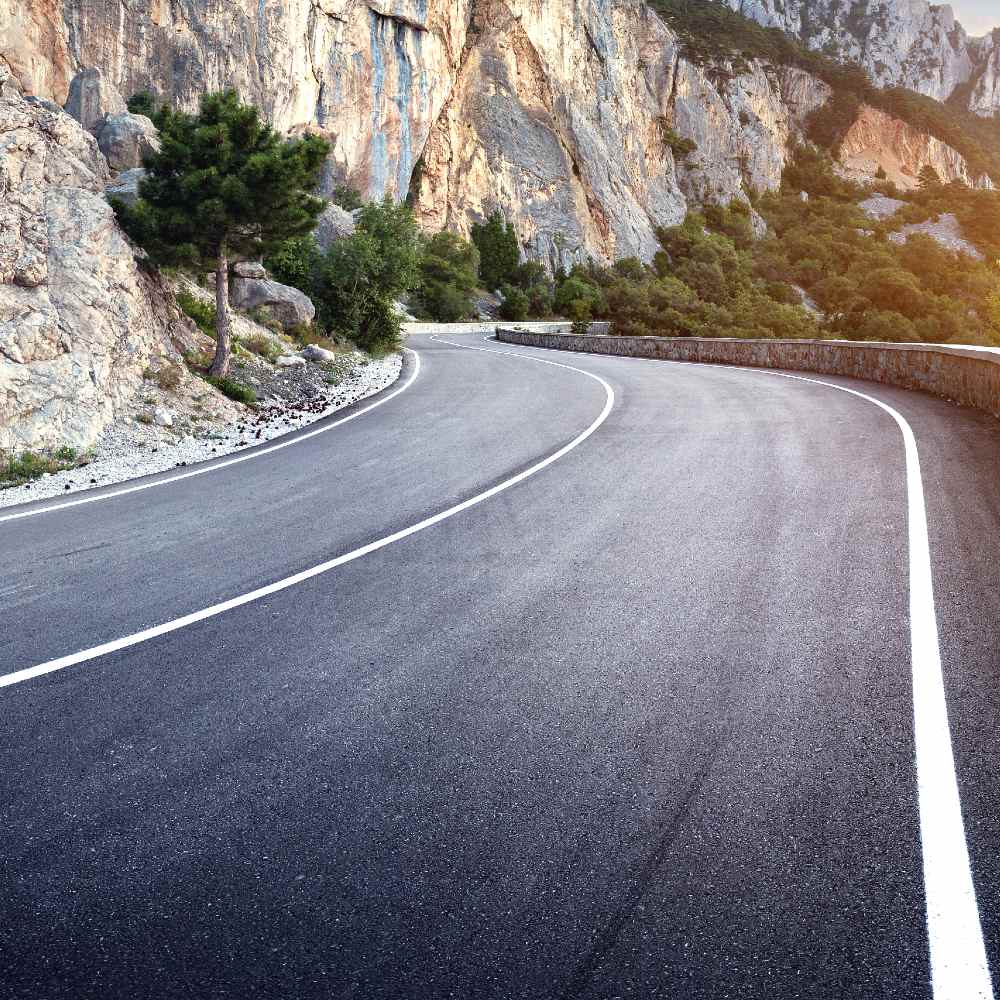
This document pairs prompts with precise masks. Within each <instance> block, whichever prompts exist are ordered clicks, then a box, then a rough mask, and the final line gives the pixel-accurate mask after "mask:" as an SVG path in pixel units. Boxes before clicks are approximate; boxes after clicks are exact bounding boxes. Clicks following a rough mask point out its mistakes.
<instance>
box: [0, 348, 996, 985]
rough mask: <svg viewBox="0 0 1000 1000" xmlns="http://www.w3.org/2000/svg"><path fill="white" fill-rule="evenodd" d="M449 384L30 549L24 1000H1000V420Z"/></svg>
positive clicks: (9, 656)
mask: <svg viewBox="0 0 1000 1000" xmlns="http://www.w3.org/2000/svg"><path fill="white" fill-rule="evenodd" d="M449 339H452V338H449ZM412 346H413V347H414V348H415V349H416V351H417V353H418V354H419V358H420V372H419V375H418V377H416V378H415V379H414V380H413V382H412V384H410V385H409V386H408V387H407V389H406V391H405V392H403V393H400V394H399V395H398V397H396V398H394V399H392V400H391V401H388V402H386V403H385V405H380V406H378V407H377V408H375V409H372V410H371V412H367V413H365V414H363V415H361V416H360V417H359V418H358V419H352V420H351V421H350V422H347V423H344V424H343V425H342V426H339V427H337V428H335V429H332V430H330V431H329V432H328V433H321V434H318V435H315V436H313V437H309V438H306V439H305V440H301V441H299V442H298V443H295V444H294V445H291V446H288V447H284V448H282V449H280V450H276V451H275V452H274V453H273V454H268V455H267V456H264V457H261V458H260V459H258V460H255V461H246V462H243V463H241V464H239V465H229V466H226V465H223V464H222V463H219V467H218V468H215V469H213V470H211V471H210V472H206V473H204V474H199V475H198V476H194V477H188V478H184V479H176V480H175V481H173V482H168V483H163V484H162V485H160V486H157V487H156V488H150V489H144V490H143V491H141V492H132V493H126V492H122V493H121V495H119V496H115V497H112V498H109V499H107V500H105V501H102V502H92V503H87V504H83V505H74V506H67V507H64V508H61V509H56V510H51V511H48V512H47V513H45V514H40V515H37V516H31V517H24V518H20V519H16V520H6V521H2V522H0V581H2V582H0V610H2V615H3V622H4V628H3V630H2V634H0V673H2V674H3V675H4V677H5V678H7V680H6V681H5V682H0V683H5V686H4V688H3V690H2V691H0V729H2V732H3V734H4V738H3V742H2V755H3V757H2V763H3V768H2V771H0V774H2V778H0V782H2V785H0V802H2V807H0V810H2V811H0V823H2V825H3V829H4V847H5V851H4V859H5V864H4V868H3V874H2V876H0V902H2V904H3V909H4V913H5V917H6V919H5V921H4V925H3V927H2V928H0V982H2V983H4V984H5V985H4V990H3V991H0V992H3V995H4V996H7V995H9V996H11V997H38V996H45V997H53V998H56V997H74V998H75V997H80V996H89V995H100V996H102V997H126V996H127V997H130V998H135V997H157V998H163V997H173V996H177V997H182V996H184V997H190V996H199V997H200V996H211V997H278V996H296V997H312V996H315V997H331V996H337V997H362V996H363V997H366V998H368V997H372V998H381V997H386V998H388V997H413V996H425V997H446V996H463V997H484V998H486V997H489V998H493V997H496V998H507V997H525V998H529V997H530V998H536V997H573V998H576V997H586V998H595V1000H596V998H604V997H609V996H637V997H639V996H641V997H677V996H684V997H685V998H706V1000H707V998H713V1000H715V998H720V997H727V996H729V997H739V998H744V997H752V998H756V997H761V998H763V997H768V998H774V997H820V996H822V997H827V996H845V997H846V996H851V997H855V996H867V997H900V998H902V997H906V998H911V997H932V996H933V997H934V998H935V1000H945V998H946V997H948V998H950V997H979V996H990V995H992V992H991V991H992V986H991V984H990V980H989V968H990V967H992V968H994V969H996V968H998V967H1000V966H998V961H997V960H998V954H997V950H998V942H1000V926H998V915H1000V866H998V864H997V861H996V858H998V857H1000V850H998V848H1000V820H998V818H997V817H1000V808H998V806H1000V802H998V795H997V788H996V782H995V780H994V775H995V774H996V773H998V765H1000V736H998V734H1000V718H998V715H1000V692H998V690H997V686H998V682H997V678H998V677H1000V670H998V668H1000V652H998V650H997V648H996V644H995V641H994V636H995V628H996V624H997V622H998V621H1000V586H998V584H1000V580H998V576H1000V569H998V564H997V560H996V559H995V556H994V554H993V544H994V543H993V539H995V538H996V537H997V529H998V527H1000V485H998V482H997V477H996V474H995V463H996V453H997V452H996V449H997V444H998V443H1000V434H998V427H997V424H996V422H995V421H993V420H991V419H989V418H986V417H983V416H981V415H977V414H975V413H972V412H969V411H964V410H961V409H958V408H955V407H952V406H949V405H948V404H946V403H944V402H942V401H940V400H935V399H931V398H929V397H925V396H921V395H918V394H908V393H906V392H903V391H897V390H892V389H885V388H883V387H878V388H875V387H871V386H867V385H865V384H864V383H857V382H852V381H851V380H845V379H825V378H824V379H823V380H822V381H824V382H831V383H834V384H836V385H837V386H838V387H840V388H846V389H848V390H851V391H853V392H854V393H859V392H860V393H864V394H865V395H866V396H867V397H872V399H873V401H874V402H876V404H877V405H874V406H873V405H871V403H870V402H868V401H866V400H859V399H858V398H857V396H856V395H852V394H851V392H833V391H831V390H830V389H829V388H828V387H826V386H825V385H816V384H814V380H809V379H793V378H785V377H782V378H776V377H773V375H769V374H768V373H761V372H759V371H753V372H746V371H740V370H734V369H725V368H721V367H711V366H687V365H675V364H665V363H661V362H651V361H631V360H628V359H618V358H599V357H587V358H586V360H583V359H578V358H576V357H575V356H569V355H556V354H554V353H553V352H544V351H538V350H532V349H524V348H518V349H517V350H516V351H513V350H511V349H509V348H506V347H504V346H501V345H495V344H484V343H483V342H482V341H481V340H480V339H478V338H473V337H462V338H458V339H457V340H455V341H454V342H453V343H448V342H446V341H445V340H444V339H443V338H442V339H432V338H429V337H415V338H412ZM469 348H475V349H474V350H470V349H469ZM538 361H542V362H544V363H542V364H539V363H537V362H538ZM893 414H895V415H896V416H893ZM897 416H898V418H899V420H900V421H902V423H899V422H898V421H897V420H896V417H897ZM903 425H905V426H907V427H909V428H911V429H912V434H913V445H914V449H916V448H919V458H920V465H916V466H915V465H914V460H915V459H916V450H914V451H913V453H912V454H911V453H910V450H909V449H910V446H909V444H908V443H906V439H905V431H904V437H903V438H901V436H900V431H901V429H902V428H903ZM921 465H922V475H921V468H920V466H921ZM915 470H916V481H917V483H919V485H920V487H921V497H922V499H923V501H924V508H925V512H926V519H925V521H924V524H925V535H924V538H925V545H924V547H923V548H922V549H921V547H920V531H919V528H920V523H919V518H916V519H915V517H914V492H913V486H914V479H913V477H914V471H915ZM17 510H18V509H17V508H11V509H10V510H9V511H6V512H5V514H11V513H17ZM915 524H916V527H917V536H916V539H915V537H914V534H913V532H914V525H915ZM914 553H916V559H917V562H918V563H919V562H920V560H921V559H923V560H924V562H925V563H926V567H927V579H926V584H927V587H928V588H931V587H932V586H933V590H927V591H926V592H924V593H923V596H922V597H920V598H919V599H918V601H917V603H916V604H912V603H911V602H912V600H913V594H914V593H915V592H917V593H918V594H919V593H920V586H919V584H920V581H919V579H918V578H917V577H916V576H914V565H915V563H914ZM914 581H916V583H917V586H916V587H914V585H913V584H914ZM248 595H249V596H248ZM928 599H929V600H930V605H929V607H930V609H931V611H932V612H933V611H934V610H935V608H936V626H937V633H938V636H939V643H937V644H935V645H933V646H932V644H931V643H930V633H929V632H928V628H929V626H930V624H934V623H935V619H934V617H933V615H932V618H931V619H928V617H927V615H926V613H925V612H926V610H927V608H928V604H927V600H928ZM921 602H922V603H921ZM206 611H211V612H212V613H210V614H209V613H205V612H206ZM170 623H174V627H171V628H164V627H163V626H164V625H165V624H170ZM130 637H131V638H133V639H135V641H122V640H127V639H129V638H130ZM135 637H138V638H135ZM102 647H104V648H102ZM81 651H83V652H88V651H89V653H90V654H92V655H85V656H82V657H81V655H80V654H81ZM932 653H933V654H938V653H939V663H940V667H936V664H937V662H938V661H935V660H934V658H933V656H932V655H931V654H932ZM914 654H916V656H915V657H914ZM927 656H930V657H931V662H930V663H929V665H928V663H927V660H926V657H927ZM73 657H80V658H78V659H76V660H74V659H73ZM921 657H924V658H925V659H923V660H921ZM911 662H913V664H914V667H915V672H914V673H912V674H911ZM920 663H923V664H924V666H925V667H926V668H927V670H926V671H925V670H922V669H917V668H919V665H920ZM53 664H58V668H56V667H53V668H52V669H45V670H38V671H36V672H34V673H31V671H32V669H33V668H35V667H39V666H45V665H49V666H52V665H53ZM935 669H937V673H936V674H935V672H934V671H935ZM24 671H28V673H24ZM927 671H929V672H927ZM935 677H936V680H935ZM914 680H916V682H917V683H916V687H915V686H914ZM925 682H927V683H926V684H925ZM922 685H923V686H922ZM928 685H929V686H928ZM915 692H916V701H917V705H918V709H917V715H916V726H915V716H914V693H915ZM945 696H946V698H947V711H946V714H945V716H944V726H945V729H944V736H946V737H947V743H948V746H947V749H948V751H949V754H950V757H949V760H950V764H951V771H950V772H949V770H948V767H947V766H945V767H944V769H943V771H942V770H941V768H940V766H939V764H940V761H941V760H942V759H943V758H942V756H941V753H942V743H941V739H942V732H941V728H940V722H941V715H940V713H941V711H942V710H944V705H945ZM928 698H929V699H930V701H929V702H928V703H927V704H928V705H929V709H930V713H931V714H930V716H926V717H933V718H934V719H936V720H937V721H936V723H935V725H934V726H932V727H931V728H930V729H929V730H928V729H925V730H923V731H922V730H921V728H920V723H921V719H922V718H924V717H925V716H922V715H921V711H920V709H919V706H920V704H921V703H922V702H924V701H926V699H928ZM934 713H937V714H936V715H935V714H934ZM949 719H950V726H949V721H948V720H949ZM922 754H923V758H922V756H921V755H922ZM928 762H929V763H928ZM947 763H948V761H946V764H947ZM949 775H950V777H949ZM918 779H919V780H918ZM949 780H950V785H949ZM941 781H943V785H942V786H941V787H944V788H945V791H946V792H947V790H948V788H951V789H952V790H953V792H954V798H953V799H948V800H947V801H945V799H947V795H945V797H944V799H941V798H938V799H934V798H933V797H932V798H931V799H927V798H926V796H927V794H928V792H927V789H928V788H929V787H934V783H935V782H941ZM959 793H960V795H959ZM949 794H950V793H949ZM928 802H931V803H932V804H934V806H935V807H934V808H933V809H931V810H928V809H927V805H928ZM956 819H957V821H958V832H959V833H960V834H961V845H962V846H964V847H965V849H966V853H965V855H964V858H963V857H962V856H958V857H956V855H955V852H954V848H955V845H956V843H957V842H956V841H955V839H954V835H955V832H956V828H955V821H956ZM928 824H930V834H931V835H933V834H935V833H940V834H941V838H942V839H941V840H940V841H939V842H938V844H937V848H936V851H937V853H935V852H934V851H931V852H930V853H928V850H927V847H928V836H929V832H928V829H929V828H928ZM942 831H943V832H942ZM922 838H923V840H922ZM922 844H923V850H922ZM959 854H961V852H959ZM928 857H931V858H932V861H931V862H930V869H928V868H927V865H928ZM935 879H937V882H935V881H934V880H935ZM963 879H965V880H966V881H965V882H964V883H963ZM942 893H943V894H944V895H943V896H942ZM949 893H951V895H949ZM942 899H943V900H944V902H943V903H942V902H941V900H942ZM956 899H957V900H958V904H960V905H961V904H963V901H964V905H965V907H966V908H965V909H964V910H962V911H961V912H962V913H964V914H965V915H966V916H968V915H969V914H970V913H974V915H975V917H976V921H975V922H976V923H977V924H978V927H974V928H972V933H971V938H970V933H969V927H968V926H966V928H965V932H963V933H962V934H957V935H956V934H955V928H956V925H955V924H954V922H952V921H948V920H945V921H941V922H939V924H938V928H937V930H936V929H935V914H938V913H940V912H944V913H947V912H951V913H952V915H954V913H955V912H959V911H955V910H951V911H948V910H947V907H948V906H953V905H955V901H956ZM970 903H971V906H972V907H973V908H974V909H973V910H969V909H968V906H969V904H970ZM941 906H944V907H945V908H946V909H945V910H944V911H942V910H941V909H940V907H941ZM925 908H929V909H930V911H931V912H930V916H931V922H930V925H929V926H930V936H929V932H928V923H927V917H926V914H925ZM942 928H943V929H942ZM980 928H981V935H980V936H979V937H978V938H977V937H976V934H975V931H976V930H978V929H980ZM935 934H938V938H937V940H935ZM955 939H959V940H958V943H957V944H956V942H955ZM970 940H971V950H970ZM977 941H981V942H982V946H981V948H979V951H978V956H979V957H978V958H977V957H976V950H977ZM942 942H943V943H942ZM963 949H964V950H963ZM932 959H933V967H932Z"/></svg>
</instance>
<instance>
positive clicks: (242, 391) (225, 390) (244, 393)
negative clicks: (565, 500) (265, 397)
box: [205, 375, 257, 404]
mask: <svg viewBox="0 0 1000 1000" xmlns="http://www.w3.org/2000/svg"><path fill="white" fill-rule="evenodd" d="M205 381H206V382H208V383H210V384H211V385H214V386H215V388H216V389H218V390H219V392H221V393H222V395H223V396H228V397H229V398H230V399H232V400H235V401H236V402H237V403H246V404H250V403H256V402H257V394H256V393H255V392H254V391H253V389H250V388H248V387H247V386H245V385H242V384H241V383H239V382H236V381H234V380H233V379H231V378H229V377H228V376H227V377H223V378H217V377H216V376H214V375H206V376H205Z"/></svg>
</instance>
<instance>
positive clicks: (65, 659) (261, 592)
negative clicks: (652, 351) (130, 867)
mask: <svg viewBox="0 0 1000 1000" xmlns="http://www.w3.org/2000/svg"><path fill="white" fill-rule="evenodd" d="M441 342H442V343H448V344H451V343H452V342H451V341H441ZM454 346H456V347H463V348H465V345H464V344H455V345H454ZM465 349H466V350H474V351H485V352H486V353H487V354H502V355H507V356H509V357H515V358H525V359H527V360H528V361H536V362H538V363H539V364H543V365H551V366H553V367H555V368H565V369H566V370H567V371H571V372H578V373H579V374H580V375H586V376H587V378H590V379H593V380H594V381H595V382H599V383H600V384H601V386H602V387H603V389H604V392H605V402H604V407H603V409H602V410H601V412H600V413H599V414H598V416H597V417H596V419H595V420H594V421H593V422H592V423H591V424H590V425H589V426H588V427H587V428H586V430H584V431H583V432H581V433H580V434H578V435H577V436H576V437H575V438H573V440H572V441H570V442H569V444H565V445H563V447H562V448H560V449H559V450H558V451H556V452H553V453H552V454H551V455H549V456H548V457H547V458H543V459H542V460H541V461H540V462H536V463H535V464H534V465H532V466H531V467H530V468H528V469H525V470H524V471H523V472H519V473H518V474H517V475H516V476H512V477H511V478H510V479H505V480H504V481H503V482H502V483H498V484H497V485H496V486H493V487H491V488H490V489H488V490H486V491H484V492H483V493H477V494H476V495H475V496H473V497H470V498H469V499H468V500H463V501H462V502H461V503H458V504H455V506H453V507H449V508H448V509H447V510H443V511H441V512H440V513H438V514H433V515H432V516H431V517H428V518H425V519H424V520H422V521H418V522H417V523H416V524H412V525H410V527H408V528H403V529H402V530H401V531H396V532H394V533H393V534H391V535H386V536H385V538H380V539H378V540H377V541H374V542H370V543H369V544H368V545H363V546H362V547H361V548H359V549H354V550H353V551H351V552H346V553H344V555H342V556H337V558H336V559H330V560H329V561H328V562H323V563H320V564H319V565H318V566H313V567H311V568H310V569H306V570H303V571H302V572H300V573H295V574H294V575H293V576H288V577H285V579H283V580H277V581H275V582H274V583H269V584H268V585H267V586H265V587H260V588H259V589H257V590H252V591H250V592H249V593H247V594H241V595H240V596H239V597H233V598H231V599H230V600H228V601H222V602H221V603H219V604H213V605H212V606H211V607H208V608H203V609H202V610H201V611H194V612H192V613H191V614H189V615H184V616H183V617H181V618H175V619H173V620H172V621H168V622H164V623H163V624H162V625H154V626H153V627H152V628H147V629H143V630H142V631H141V632H134V633H133V634H132V635H126V636H124V637H122V638H121V639H113V640H111V641H110V642H104V643H101V644H100V645H99V646H92V647H91V648H90V649H84V650H81V651H80V652H79V653H72V654H70V655H69V656H60V657H58V658H57V659H55V660H48V661H47V662H45V663H39V664H36V665H35V666H33V667H25V668H24V669H23V670H15V671H13V672H12V673H9V674H4V675H2V676H0V687H10V686H11V685H13V684H20V683H21V682H22V681H27V680H31V679H32V678H33V677H41V676H42V675H43V674H51V673H54V672H55V671H57V670H63V669H65V668H66V667H72V666H75V665H76V664H78V663H85V662H87V661H88V660H95V659H97V658H98V657H100V656H106V655H107V654H108V653H114V652H117V651H118V650H120V649H127V648H128V647H129V646H137V645H138V644H139V643H141V642H146V641H147V640H149V639H155V638H157V637H158V636H161V635H166V634H167V633H168V632H176V631H177V630H178V629H182V628H186V627H187V626H188V625H194V624H195V623H196V622H201V621H204V620H205V619H206V618H213V617H215V616H216V615H221V614H223V613H224V612H226V611H232V610H233V609H234V608H239V607H242V606H243V605H244V604H250V603H251V602H252V601H259V600H260V599H261V598H263V597H269V596H270V595H271V594H276V593H278V592H279V591H281V590H287V589H288V588H289V587H294V586H295V585H296V584H299V583H303V582H305V581H306V580H311V579H312V578H313V577H314V576H319V575H320V574H322V573H328V572H329V571H330V570H332V569H336V568H337V567H338V566H343V565H344V564H345V563H349V562H353V561H354V560H355V559H360V558H361V557H362V556H366V555H368V554H369V553H370V552H376V551H377V550H378V549H384V548H385V547H386V546H387V545H392V543H393V542H398V541H400V540H401V539H404V538H408V537H409V536H410V535H415V534H416V533H417V532H418V531H423V530H424V529H425V528H430V527H431V526H432V525H435V524H439V523H440V522H441V521H444V520H447V519H448V518H449V517H454V516H455V515H456V514H460V513H462V511H465V510H468V509H469V508H470V507H475V506H476V505H477V504H481V503H482V502H483V501H484V500H489V499H490V498H491V497H495V496H496V495H497V494H498V493H502V492H503V491H504V490H508V489H510V488H511V487H512V486H516V485H517V484H518V483H522V482H524V480H525V479H528V478H529V477H531V476H533V475H535V474H536V473H538V472H541V471H542V470H543V469H545V468H548V466H550V465H552V463H553V462H557V461H559V459H560V458H562V457H563V456H564V455H567V454H569V452H571V451H573V449H574V448H577V447H579V446H580V445H581V444H583V442H584V441H586V440H587V438H589V437H590V435H591V434H593V433H594V431H596V430H597V428H598V427H600V426H601V424H603V423H604V421H605V420H607V419H608V415H609V414H610V413H611V410H612V407H613V406H614V404H615V393H614V390H613V389H612V388H611V386H610V385H608V383H607V382H605V381H604V379H602V378H601V377H600V376H598V375H594V374H593V373H591V372H588V371H584V370H583V369H582V368H575V367H573V365H564V364H558V363H557V362H555V361H546V360H544V359H542V358H536V357H532V356H531V355H530V354H517V353H515V352H513V351H491V350H488V349H487V348H482V347H472V348H465Z"/></svg>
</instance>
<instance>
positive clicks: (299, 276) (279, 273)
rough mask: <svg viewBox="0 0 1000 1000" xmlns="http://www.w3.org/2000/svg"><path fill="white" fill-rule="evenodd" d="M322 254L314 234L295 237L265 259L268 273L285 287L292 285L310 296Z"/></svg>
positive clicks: (277, 247)
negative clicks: (314, 275) (313, 278)
mask: <svg viewBox="0 0 1000 1000" xmlns="http://www.w3.org/2000/svg"><path fill="white" fill-rule="evenodd" d="M321 257H322V254H321V252H320V249H319V245H318V244H317V243H316V237H315V236H313V234H312V233H307V234H306V235H305V236H294V237H292V238H291V239H289V240H285V241H284V242H283V243H280V244H279V245H278V246H276V247H275V248H274V249H273V250H272V251H271V253H270V254H268V256H267V257H265V258H264V267H265V268H267V271H268V273H269V274H270V275H271V277H273V278H274V279H275V281H280V282H281V283H282V284H283V285H291V286H292V287H294V288H298V289H299V290H300V291H303V292H305V293H306V294H307V295H308V294H309V291H310V288H311V287H312V276H313V273H314V272H315V270H316V267H317V265H318V264H319V261H320V258H321Z"/></svg>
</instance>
